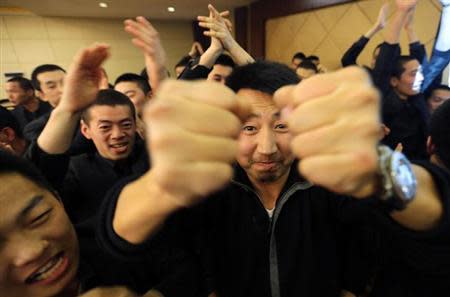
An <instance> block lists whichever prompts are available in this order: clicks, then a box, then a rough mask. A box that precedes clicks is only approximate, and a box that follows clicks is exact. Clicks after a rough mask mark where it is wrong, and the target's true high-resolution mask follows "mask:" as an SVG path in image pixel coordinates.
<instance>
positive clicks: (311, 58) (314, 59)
mask: <svg viewBox="0 0 450 297" xmlns="http://www.w3.org/2000/svg"><path fill="white" fill-rule="evenodd" d="M306 59H307V60H310V61H319V60H320V59H319V57H318V56H315V55H311V56H309V57H307V58H306Z"/></svg>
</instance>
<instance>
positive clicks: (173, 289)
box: [75, 218, 199, 297]
mask: <svg viewBox="0 0 450 297" xmlns="http://www.w3.org/2000/svg"><path fill="white" fill-rule="evenodd" d="M96 222H97V221H96V219H95V218H93V219H91V220H89V221H86V222H84V223H83V224H79V225H76V226H75V229H76V232H77V237H78V241H79V245H80V264H79V269H78V279H79V281H80V285H81V289H82V291H83V292H85V291H87V290H90V289H93V288H96V287H100V286H126V287H128V288H129V289H131V290H132V291H134V292H136V293H138V294H144V293H145V292H147V291H149V290H150V289H156V290H158V291H159V292H161V293H162V294H163V295H164V296H165V297H180V296H183V297H197V296H198V290H199V272H198V264H197V262H196V261H195V258H194V257H193V256H192V255H191V254H188V253H186V252H185V251H183V250H181V249H179V248H176V247H171V246H168V245H167V244H165V241H164V238H162V237H156V238H155V240H154V242H153V243H154V244H153V245H152V247H151V248H150V249H148V251H147V253H146V255H145V256H144V257H140V258H139V259H137V258H133V257H117V256H116V255H114V254H111V253H109V252H108V250H106V249H102V246H104V244H102V243H101V242H99V240H98V238H96V236H95V229H96V226H97V224H96ZM118 240H119V241H120V239H118Z"/></svg>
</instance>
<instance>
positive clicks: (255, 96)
mask: <svg viewBox="0 0 450 297" xmlns="http://www.w3.org/2000/svg"><path fill="white" fill-rule="evenodd" d="M297 81H298V78H296V76H295V73H293V72H292V71H290V70H289V69H288V68H287V67H283V66H282V65H278V64H273V63H268V62H257V63H254V64H250V65H247V66H244V67H239V68H237V69H235V71H234V72H233V74H232V75H231V76H230V77H229V79H228V81H227V85H228V86H229V87H230V88H231V89H232V90H233V91H235V92H236V93H237V96H235V95H234V93H233V92H230V90H228V89H226V88H223V87H221V86H220V85H217V84H208V83H207V82H203V83H189V84H187V83H185V82H168V83H166V84H165V85H163V86H162V87H161V89H160V92H159V94H158V95H157V98H156V99H155V101H154V103H153V104H152V105H151V106H150V107H149V108H148V109H147V110H146V113H145V114H146V121H148V122H151V125H150V126H149V128H150V129H149V131H148V133H149V135H151V138H150V144H149V148H150V149H151V151H152V161H153V167H152V169H151V170H150V171H149V172H148V173H146V174H145V175H143V176H142V177H141V178H139V179H137V180H134V181H133V182H131V183H129V182H127V183H126V184H125V183H124V184H122V186H118V187H117V188H116V189H115V190H114V191H112V192H111V193H110V194H111V195H110V197H109V199H110V200H109V201H108V200H105V207H103V208H102V218H101V219H102V222H101V224H100V229H99V236H100V237H101V238H105V239H107V238H115V239H119V238H120V239H125V240H126V241H128V245H122V246H118V245H114V244H110V245H108V247H109V248H110V249H111V250H115V251H116V253H118V254H120V255H127V254H130V252H129V250H130V249H131V250H133V249H136V248H141V250H142V254H141V255H145V245H147V244H150V243H151V242H152V239H151V237H152V236H153V235H154V234H156V233H157V231H158V230H160V229H161V227H162V226H165V227H166V228H167V227H168V226H170V225H171V224H173V226H174V227H173V228H176V229H177V231H178V233H177V232H175V235H174V236H177V237H178V238H179V241H180V242H181V243H184V244H186V245H188V246H191V248H192V247H194V248H195V249H196V250H197V252H198V254H199V257H200V258H201V261H202V264H203V274H204V281H205V285H206V286H207V289H208V293H210V294H217V296H223V297H224V296H274V297H275V296H283V297H285V296H300V295H301V296H339V294H340V293H341V291H342V290H343V289H347V290H348V291H352V292H354V293H360V292H361V291H362V290H363V289H364V287H365V285H366V284H367V282H368V279H370V278H372V276H373V273H374V271H381V272H379V273H378V274H377V279H376V283H375V285H374V287H375V288H376V289H375V292H376V293H377V295H376V296H388V295H389V294H394V293H397V292H401V293H402V295H397V296H422V295H424V294H427V293H429V294H428V295H430V296H438V295H439V294H443V292H446V289H448V283H447V282H446V281H445V279H447V278H448V277H449V276H450V275H449V272H448V270H447V269H446V265H445V264H443V263H446V261H448V260H449V255H450V253H449V252H450V249H449V245H448V242H447V240H446V238H447V235H448V234H449V228H448V222H449V215H448V213H447V212H446V211H445V209H446V208H447V206H448V199H449V198H450V196H449V195H448V190H449V185H448V176H447V175H446V173H445V171H444V170H443V169H441V168H439V167H437V166H435V165H432V164H420V166H417V165H414V166H413V167H412V168H413V170H414V173H415V176H416V177H417V184H418V187H417V192H414V191H412V192H409V190H408V191H407V192H409V193H410V195H409V194H408V195H406V196H405V195H402V194H400V193H399V192H396V193H395V194H394V193H392V192H390V194H387V193H388V192H386V190H387V188H386V187H385V186H386V184H385V183H384V182H383V180H380V176H386V175H385V173H386V172H385V170H384V169H381V168H385V165H386V163H384V162H385V161H386V160H391V161H392V160H393V159H392V157H393V156H394V155H395V156H396V157H395V158H397V157H399V158H400V159H401V160H402V162H401V164H407V161H406V159H403V158H402V157H400V156H401V155H399V154H398V153H395V154H394V155H391V153H388V156H391V157H388V158H387V159H385V157H383V156H386V155H385V152H386V150H385V149H381V148H380V151H379V156H377V149H376V144H377V142H378V134H379V124H380V123H379V115H378V108H379V105H378V94H377V92H376V90H375V89H374V88H373V87H372V86H371V83H370V80H369V79H368V77H367V75H365V74H364V72H363V71H361V70H357V69H354V68H349V69H345V70H342V71H340V72H338V73H332V74H325V75H322V76H317V77H313V78H311V79H309V80H307V81H305V82H302V83H301V84H298V85H296V86H288V87H284V88H282V87H283V86H286V85H290V84H295V83H296V82H297ZM280 88H281V89H280ZM279 89H280V90H279ZM275 91H276V92H275ZM274 101H275V102H276V104H275V102H274ZM188 111H191V112H188ZM230 111H231V112H230ZM239 118H241V119H242V120H243V122H244V124H241V122H240V120H239ZM237 135H239V136H238V140H236V137H237ZM296 158H298V159H300V162H299V163H298V165H297V163H296V162H295V161H294V160H295V159H296ZM233 160H236V161H237V164H236V165H235V166H234V167H231V166H230V163H231V162H233ZM377 160H378V161H379V163H378V162H377ZM383 160H384V161H383ZM378 164H379V165H378ZM383 164H384V165H383ZM392 164H393V163H392ZM378 166H380V169H378ZM395 168H397V169H398V170H400V171H401V172H402V174H401V176H402V177H405V178H406V179H404V180H403V181H402V182H400V183H399V184H397V185H400V184H401V185H402V189H410V190H413V188H414V186H413V184H414V183H409V182H407V180H409V181H410V182H411V181H413V180H414V178H413V175H412V170H411V168H409V169H406V167H404V168H403V169H405V170H403V169H400V167H397V166H395ZM297 169H299V170H300V173H301V175H299V173H298V171H297ZM403 174H404V175H403ZM388 180H389V178H388ZM383 185H384V186H383ZM224 186H225V187H224ZM411 186H412V187H411ZM223 187H224V188H223ZM437 189H439V191H438V190H437ZM215 191H218V192H215ZM332 192H334V193H332ZM211 193H212V194H211ZM335 193H337V194H335ZM338 194H345V195H350V196H353V197H354V198H349V197H345V196H340V195H338ZM206 197H208V198H207V199H206ZM387 197H389V198H387ZM400 197H403V198H405V199H406V200H402V199H403V198H400ZM355 198H358V199H355ZM363 198H364V199H363ZM399 198H400V199H399ZM401 201H403V202H401ZM406 201H409V202H408V203H406ZM195 204H199V205H198V206H195V207H193V208H192V209H191V211H192V213H189V212H188V213H184V214H183V213H178V214H175V215H172V214H173V213H174V212H179V211H180V209H183V208H185V207H190V206H194V205H195ZM180 221H181V222H180ZM361 231H363V232H361ZM162 233H164V231H162ZM186 234H187V236H186ZM183 235H184V236H183ZM380 236H381V241H380V242H379V241H378V238H379V237H380ZM425 238H426V239H425ZM102 242H104V243H105V242H107V240H103V241H102ZM142 243H144V246H141V245H140V244H142ZM434 249H441V250H442V251H443V252H442V253H439V254H434V252H433V250H434ZM431 255H434V256H435V257H436V258H434V259H433V260H432V261H431V262H429V261H428V260H427V257H429V256H431ZM368 257H369V260H367V258H368ZM378 259H379V260H380V262H378V261H374V262H375V263H373V262H371V260H378ZM378 265H381V267H382V268H383V269H382V270H379V268H377V269H374V268H375V267H377V266H378ZM356 269H357V270H356ZM433 273H436V277H435V278H431V279H430V277H429V275H430V274H433ZM394 278H395V281H396V282H397V283H396V287H395V289H393V290H391V288H392V286H391V283H390V282H389V280H391V279H394ZM412 280H413V281H412ZM398 288H401V289H402V290H403V291H398V290H397V289H398ZM411 294H416V295H411ZM389 296H390V295H389Z"/></svg>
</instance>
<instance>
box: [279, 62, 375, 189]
mask: <svg viewBox="0 0 450 297" xmlns="http://www.w3.org/2000/svg"><path fill="white" fill-rule="evenodd" d="M274 98H275V101H276V102H277V104H278V105H279V106H280V107H281V108H283V109H284V110H283V112H282V114H283V115H284V116H285V117H286V118H287V121H288V124H289V130H290V132H291V133H292V135H293V140H292V143H291V149H292V152H293V153H294V154H295V155H296V156H297V157H298V158H299V159H300V164H299V170H300V172H301V174H302V175H303V176H304V177H305V178H307V179H308V180H309V181H311V182H313V183H314V184H317V185H320V186H323V187H325V188H327V189H329V190H331V191H333V192H336V193H341V194H347V195H352V196H354V197H366V196H368V195H370V194H373V192H374V190H375V184H376V174H377V168H378V166H377V150H376V145H377V143H378V139H379V135H380V119H379V117H380V116H379V94H378V92H377V91H376V89H375V88H374V87H373V86H372V84H371V82H370V79H369V77H368V75H367V74H366V73H365V71H364V70H361V69H359V68H356V67H349V68H345V69H343V70H340V71H337V72H335V73H330V74H323V75H318V76H315V77H313V78H311V79H308V80H306V81H304V82H302V83H300V84H298V85H296V86H289V87H284V88H282V89H280V90H279V91H278V92H277V93H275V97H274ZM330 172H332V173H333V174H330Z"/></svg>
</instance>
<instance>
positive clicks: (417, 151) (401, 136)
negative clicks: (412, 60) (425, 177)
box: [372, 42, 429, 160]
mask: <svg viewBox="0 0 450 297" xmlns="http://www.w3.org/2000/svg"><path fill="white" fill-rule="evenodd" d="M413 52H415V54H414V56H415V57H416V58H420V56H421V55H422V54H423V53H424V51H423V50H422V47H420V46H419V47H417V48H416V49H415V50H413ZM399 53H400V48H399V46H398V44H388V43H386V42H385V43H383V44H382V45H381V47H380V53H379V55H378V59H377V61H376V64H375V68H374V70H373V72H372V73H373V78H374V83H375V85H376V86H377V88H378V89H379V90H380V91H381V93H382V110H381V112H382V120H383V123H384V124H385V125H386V126H387V127H388V128H389V129H390V130H391V133H390V134H389V135H388V136H387V137H385V139H383V143H385V144H387V145H388V146H390V147H391V148H392V149H395V147H396V146H397V145H398V144H399V143H401V144H402V145H403V153H404V154H405V155H406V156H407V157H408V158H409V159H411V160H425V159H427V155H428V154H427V151H426V138H427V135H428V122H429V112H428V108H427V105H426V102H425V98H424V96H423V94H422V93H419V94H418V95H415V96H410V97H408V98H407V100H403V99H401V98H400V97H399V96H398V95H397V94H396V92H395V91H394V89H393V88H392V87H391V85H390V78H391V76H392V73H393V67H394V65H395V64H396V62H397V59H398V57H399Z"/></svg>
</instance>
